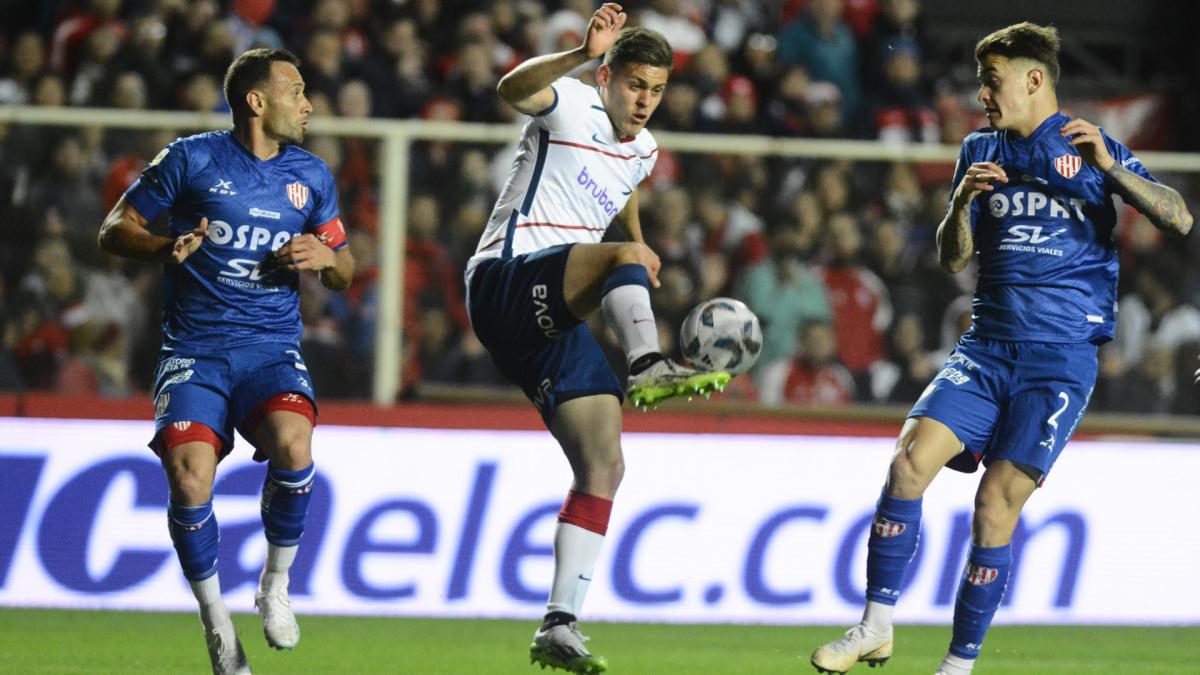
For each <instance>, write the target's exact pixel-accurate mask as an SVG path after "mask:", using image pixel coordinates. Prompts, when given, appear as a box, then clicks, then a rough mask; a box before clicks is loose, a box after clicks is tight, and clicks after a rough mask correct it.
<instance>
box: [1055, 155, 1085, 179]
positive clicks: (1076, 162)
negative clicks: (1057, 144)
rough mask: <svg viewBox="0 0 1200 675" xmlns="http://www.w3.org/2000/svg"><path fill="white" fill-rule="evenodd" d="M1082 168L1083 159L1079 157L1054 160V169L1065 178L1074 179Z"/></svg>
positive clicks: (1072, 156) (1068, 156)
mask: <svg viewBox="0 0 1200 675" xmlns="http://www.w3.org/2000/svg"><path fill="white" fill-rule="evenodd" d="M1082 167H1083V158H1082V157H1080V156H1079V155H1063V156H1062V157H1055V158H1054V169H1055V171H1058V172H1059V173H1060V174H1062V177H1063V178H1074V177H1075V174H1077V173H1079V169H1080V168H1082Z"/></svg>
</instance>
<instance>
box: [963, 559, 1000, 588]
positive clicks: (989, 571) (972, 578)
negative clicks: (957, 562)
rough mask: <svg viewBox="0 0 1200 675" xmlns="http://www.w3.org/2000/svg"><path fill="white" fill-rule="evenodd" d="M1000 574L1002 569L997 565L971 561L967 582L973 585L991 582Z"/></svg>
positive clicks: (968, 567)
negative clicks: (979, 563)
mask: <svg viewBox="0 0 1200 675" xmlns="http://www.w3.org/2000/svg"><path fill="white" fill-rule="evenodd" d="M998 576H1000V570H998V569H996V568H995V567H983V566H981V565H976V564H975V563H970V564H968V565H967V583H968V584H971V585H972V586H983V585H985V584H990V583H992V582H993V581H995V580H996V577H998Z"/></svg>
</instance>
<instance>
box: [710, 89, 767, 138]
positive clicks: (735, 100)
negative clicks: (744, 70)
mask: <svg viewBox="0 0 1200 675" xmlns="http://www.w3.org/2000/svg"><path fill="white" fill-rule="evenodd" d="M721 102H722V103H724V107H725V111H724V114H723V115H722V116H721V119H720V121H719V122H718V123H717V125H716V131H717V132H719V133H723V134H753V133H758V132H759V129H760V127H759V124H758V91H757V90H756V89H755V87H754V83H753V82H751V81H750V78H748V77H743V76H741V75H734V76H733V77H731V78H729V79H728V80H726V81H725V86H724V87H722V88H721Z"/></svg>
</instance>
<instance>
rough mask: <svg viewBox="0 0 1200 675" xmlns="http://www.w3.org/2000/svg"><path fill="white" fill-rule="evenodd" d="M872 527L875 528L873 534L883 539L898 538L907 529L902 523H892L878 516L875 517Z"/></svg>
mask: <svg viewBox="0 0 1200 675" xmlns="http://www.w3.org/2000/svg"><path fill="white" fill-rule="evenodd" d="M872 527H874V528H875V534H877V535H879V536H880V537H883V538H885V539H890V538H891V537H898V536H900V535H902V534H904V531H905V530H907V529H908V525H905V524H904V523H893V522H892V521H890V520H887V519H886V518H880V517H878V516H876V518H875V522H874V523H873V524H872Z"/></svg>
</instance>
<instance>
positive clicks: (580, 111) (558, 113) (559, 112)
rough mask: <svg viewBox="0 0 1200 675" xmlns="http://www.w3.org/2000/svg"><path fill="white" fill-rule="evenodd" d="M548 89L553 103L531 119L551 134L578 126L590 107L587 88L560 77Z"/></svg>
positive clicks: (577, 82) (571, 79)
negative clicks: (552, 92)
mask: <svg viewBox="0 0 1200 675" xmlns="http://www.w3.org/2000/svg"><path fill="white" fill-rule="evenodd" d="M550 88H551V89H553V90H554V103H551V104H550V107H549V108H546V109H545V110H543V111H541V112H539V113H537V114H536V115H534V116H533V119H534V120H535V121H536V122H537V124H538V125H539V126H541V127H543V128H545V129H546V130H547V131H549V132H551V133H555V132H562V131H565V130H566V129H567V128H569V127H570V126H572V125H575V126H577V125H579V123H580V122H579V121H580V119H582V118H583V116H584V115H586V114H587V109H588V107H589V106H590V105H591V103H589V101H590V100H591V97H590V96H588V92H589V88H588V86H587V85H586V84H584V83H582V82H580V81H579V80H577V79H575V78H573V77H560V78H558V79H557V80H555V81H554V82H553V83H552V84H551V85H550Z"/></svg>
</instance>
